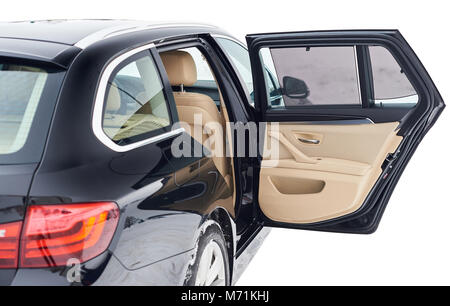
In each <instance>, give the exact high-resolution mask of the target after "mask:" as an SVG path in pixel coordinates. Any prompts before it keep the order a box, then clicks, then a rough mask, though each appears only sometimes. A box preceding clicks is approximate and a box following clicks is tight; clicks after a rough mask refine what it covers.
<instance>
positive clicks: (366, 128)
mask: <svg viewBox="0 0 450 306" xmlns="http://www.w3.org/2000/svg"><path fill="white" fill-rule="evenodd" d="M247 44H248V48H249V52H250V58H251V64H252V70H253V81H254V88H255V89H254V97H255V109H256V112H257V115H258V116H259V119H258V120H259V121H260V122H267V125H266V126H264V125H262V126H261V125H260V129H264V131H263V132H261V131H260V139H259V141H264V150H263V151H264V152H260V156H259V161H260V167H259V168H260V169H259V174H258V175H259V188H256V190H255V192H256V193H257V195H256V198H257V199H258V204H259V208H258V215H259V218H261V220H262V221H263V222H264V224H265V225H268V226H275V227H287V228H298V229H311V230H322V231H334V232H349V233H372V232H374V231H375V230H376V228H377V226H378V224H379V222H380V219H381V217H382V214H383V211H384V209H385V207H386V205H387V202H388V200H389V197H390V195H391V194H392V191H393V189H394V188H395V185H396V183H397V181H398V180H399V178H400V175H401V174H402V172H403V170H404V168H405V166H406V164H407V163H408V161H409V160H410V158H411V156H412V154H413V153H414V151H415V149H416V148H417V146H418V144H419V142H420V141H421V139H422V138H423V137H424V136H425V134H426V133H427V132H428V130H429V129H430V128H431V126H432V125H433V124H434V123H435V121H436V120H437V118H438V116H439V115H440V113H441V112H442V110H443V109H444V106H445V105H444V103H443V100H442V98H441V96H440V94H439V92H438V90H437V89H436V87H435V85H434V84H433V82H432V80H431V78H430V76H429V75H428V73H427V72H426V70H425V68H424V67H423V66H422V64H421V62H420V61H419V59H418V58H417V56H416V55H415V53H414V51H413V50H412V49H411V47H410V46H409V45H408V43H407V42H406V40H405V39H404V38H403V37H402V35H401V34H400V33H399V32H398V31H396V30H385V31H365V30H363V31H320V32H297V33H269V34H255V35H248V36H247ZM262 135H264V136H262Z"/></svg>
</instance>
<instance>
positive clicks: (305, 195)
mask: <svg viewBox="0 0 450 306" xmlns="http://www.w3.org/2000/svg"><path fill="white" fill-rule="evenodd" d="M397 127H398V122H393V123H379V124H373V123H371V124H358V125H324V124H321V125H314V124H298V123H282V124H280V125H278V127H277V128H278V129H279V131H278V133H279V134H282V135H284V138H285V139H287V140H288V141H289V145H290V146H291V147H292V148H294V150H297V151H299V152H303V155H305V156H306V157H307V158H309V159H311V160H312V161H314V162H313V163H311V162H304V161H298V160H296V159H295V157H294V156H293V155H292V153H291V151H290V150H289V149H287V148H286V146H285V144H284V143H283V142H280V144H279V150H278V156H276V157H273V156H271V154H265V155H264V156H265V157H264V159H263V161H262V162H261V170H260V193H259V205H260V207H261V209H262V211H263V212H264V214H265V215H266V216H268V217H269V218H270V219H271V220H275V221H279V222H291V223H297V224H307V223H314V222H319V221H324V220H327V219H331V218H335V217H340V216H343V215H346V214H349V213H352V212H354V211H356V210H357V209H359V208H360V207H361V205H362V203H363V202H364V199H365V198H366V197H367V194H368V193H369V191H370V189H371V187H372V186H373V185H374V183H375V181H376V180H377V178H378V177H379V176H380V174H381V171H382V168H381V166H382V164H383V161H384V159H385V157H386V156H387V154H389V153H392V152H394V151H395V150H396V149H397V147H398V145H399V144H400V142H401V140H402V137H401V136H398V135H396V131H395V130H396V128H397ZM270 130H271V127H270V126H268V128H267V136H266V137H267V138H270V137H271V136H270V134H271V132H270ZM299 136H301V137H311V138H313V140H319V143H318V144H311V143H304V142H302V141H299V140H298V139H299ZM270 141H271V140H270V139H267V140H266V142H267V143H269V142H270ZM291 150H292V149H291ZM266 155H267V157H266Z"/></svg>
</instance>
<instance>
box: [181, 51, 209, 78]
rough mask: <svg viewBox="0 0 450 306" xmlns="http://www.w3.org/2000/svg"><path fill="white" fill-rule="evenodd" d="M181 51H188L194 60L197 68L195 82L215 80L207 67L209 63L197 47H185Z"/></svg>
mask: <svg viewBox="0 0 450 306" xmlns="http://www.w3.org/2000/svg"><path fill="white" fill-rule="evenodd" d="M182 50H183V51H185V52H187V53H189V54H190V55H191V56H192V59H193V60H194V63H195V67H196V70H197V82H199V81H200V82H205V81H206V82H214V83H215V82H216V81H215V80H214V76H213V74H212V72H211V69H210V68H209V64H208V62H207V61H206V58H205V56H204V55H203V54H202V53H201V52H200V50H199V49H197V48H186V49H182Z"/></svg>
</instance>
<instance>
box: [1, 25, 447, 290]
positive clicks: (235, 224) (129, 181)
mask: <svg viewBox="0 0 450 306" xmlns="http://www.w3.org/2000/svg"><path fill="white" fill-rule="evenodd" d="M116 23H121V22H120V21H79V22H77V25H78V26H79V27H73V23H64V22H61V27H59V28H58V29H57V28H56V27H52V28H51V30H47V31H44V28H45V29H49V28H48V26H49V25H48V24H45V23H44V24H38V26H37V27H36V28H34V30H33V31H30V28H29V27H28V26H30V25H29V24H28V25H27V24H19V25H18V26H17V25H16V26H15V28H14V29H13V30H12V31H9V30H10V28H9V26H10V25H7V26H6V30H5V31H4V32H5V33H6V32H7V34H3V35H0V37H3V38H0V42H4V45H2V44H0V55H3V56H5V55H8V56H10V57H24V58H27V59H29V60H35V61H41V62H48V63H52V64H53V65H58V66H59V67H61V68H64V69H66V70H67V71H66V72H65V74H64V82H63V86H62V88H61V91H60V93H59V97H58V101H57V105H56V108H55V111H54V114H53V120H52V124H51V127H50V129H49V131H48V138H47V139H48V140H47V143H46V148H45V152H44V155H43V157H42V160H41V161H40V162H39V163H35V164H30V165H12V166H3V165H0V223H1V222H10V221H16V220H22V219H23V218H24V212H25V210H26V207H27V206H28V205H36V204H61V203H80V202H94V201H114V202H116V203H117V205H118V206H119V208H120V215H121V217H120V221H119V225H118V229H117V231H116V233H115V235H114V238H113V240H112V242H111V244H110V246H109V247H108V250H106V251H105V252H104V253H103V254H101V255H99V256H98V257H96V258H94V259H92V260H90V261H88V262H85V263H83V264H82V265H81V278H80V281H75V282H73V281H69V280H68V277H70V276H71V275H72V272H73V271H72V270H71V269H72V267H57V268H48V269H18V270H17V271H15V270H13V269H8V270H6V269H5V270H0V285H6V284H12V285H45V284H51V285H111V284H112V285H136V284H139V285H142V284H144V285H145V284H147V285H173V284H177V285H181V284H183V283H184V278H185V273H186V268H187V265H188V264H189V261H190V260H192V258H193V256H194V254H195V244H196V241H197V239H198V236H199V235H200V233H201V231H202V229H203V227H204V226H206V224H207V222H208V220H214V221H216V222H218V223H220V225H221V227H222V229H223V231H224V236H225V239H226V242H227V247H228V252H229V255H230V264H231V270H232V271H234V272H237V271H239V270H240V269H243V268H245V265H246V263H247V262H248V258H250V257H251V254H250V255H249V252H250V253H251V252H254V251H256V249H257V247H255V246H253V247H252V245H259V244H260V243H261V241H259V240H260V239H259V238H260V237H263V235H260V233H263V231H264V233H263V234H265V230H263V231H261V229H262V225H263V222H266V224H269V223H267V222H268V221H267V220H265V219H263V218H262V217H261V215H258V213H259V211H258V206H257V205H256V199H257V186H258V179H259V177H258V171H257V169H258V166H259V161H258V159H257V158H234V159H233V163H234V169H235V172H236V175H235V184H234V185H235V192H236V201H235V203H233V201H232V199H233V195H232V193H231V192H230V190H229V188H228V186H227V184H226V183H225V181H224V179H223V177H222V176H221V175H220V173H219V172H218V171H217V169H216V167H215V165H214V163H213V162H212V160H211V159H210V158H208V157H206V156H200V157H196V158H183V159H181V158H175V157H174V156H172V153H171V150H170V147H171V145H172V143H173V141H174V137H172V138H168V139H165V140H162V141H159V142H155V143H151V144H148V145H145V146H142V147H139V148H137V149H134V150H131V151H128V152H123V153H120V152H115V151H113V150H111V149H109V148H108V147H106V146H105V145H104V144H102V143H101V142H100V141H99V140H98V139H97V138H96V136H95V135H94V133H93V131H92V124H91V123H92V113H93V105H94V104H93V103H94V100H95V95H96V91H97V87H98V83H99V80H100V76H101V73H102V71H103V70H104V69H105V67H106V66H107V65H108V63H110V62H111V60H112V59H114V58H116V57H117V56H118V55H120V54H122V53H124V52H126V51H127V50H131V49H133V48H136V47H138V46H142V45H146V44H149V43H154V44H155V45H156V48H152V49H151V50H149V51H148V52H149V54H151V55H152V56H153V57H154V59H155V62H156V63H157V65H158V67H159V69H160V73H161V75H162V76H163V83H164V87H165V92H166V95H167V97H168V100H169V101H170V104H171V108H172V110H173V111H174V113H173V114H172V115H173V117H172V119H173V121H174V122H176V120H177V115H176V109H175V108H174V107H173V106H174V104H173V98H172V97H171V88H170V86H169V85H168V80H167V76H166V75H165V71H164V69H163V68H162V63H161V61H160V59H159V56H158V52H159V51H163V50H169V49H171V48H179V47H182V46H184V47H186V46H197V47H199V49H201V50H202V52H203V53H204V55H205V56H206V58H207V59H208V62H209V63H210V65H211V68H212V69H213V71H214V74H215V76H216V77H217V80H218V82H219V83H220V85H221V90H222V94H223V97H224V102H225V104H226V107H227V110H228V113H229V117H230V121H241V122H243V123H245V122H248V121H259V120H262V118H263V117H264V116H263V115H262V114H261V112H260V111H261V108H260V107H259V105H260V103H258V102H257V103H256V106H257V108H256V110H257V112H255V111H254V109H253V108H251V107H250V106H249V104H248V101H247V98H248V97H247V96H246V93H245V90H243V87H242V83H241V80H240V78H239V77H238V75H237V73H236V71H235V70H234V68H233V65H232V64H231V63H230V61H229V58H228V57H227V55H226V54H224V53H223V51H222V50H221V48H220V47H219V46H218V45H217V43H216V42H215V40H214V39H213V38H212V37H211V34H218V35H226V33H224V32H222V31H221V30H219V29H217V28H212V27H203V26H184V27H181V26H173V27H163V28H154V29H148V30H141V31H136V32H130V33H126V34H122V35H117V36H112V37H109V38H104V39H101V40H99V41H97V42H95V43H93V44H92V45H90V46H88V47H87V48H86V49H83V50H81V49H79V48H77V47H76V46H74V44H76V42H77V41H79V40H80V39H82V38H83V37H86V36H87V35H88V34H90V33H93V32H95V31H98V30H101V29H103V28H106V27H109V26H111V25H115V24H116ZM11 29H12V28H11ZM0 32H2V26H0ZM340 34H342V33H339V32H336V34H335V35H336V36H339V35H340ZM280 36H284V34H283V35H281V34H280ZM12 37H15V38H14V39H12ZM17 38H21V39H17ZM255 40H256V38H255ZM13 41H16V43H14V42H13ZM252 42H253V41H252ZM418 73H419V74H421V75H422V73H423V71H418ZM261 75H262V74H261ZM428 85H429V84H428ZM437 96H438V94H437ZM437 96H436V99H437V98H438V97H437ZM255 97H256V99H257V101H258V99H260V97H261V95H260V97H258V93H256V96H255ZM437 100H438V99H437ZM437 100H436V101H437ZM442 108H443V103H441V106H440V110H442ZM258 111H259V112H258ZM439 112H440V111H435V112H434V113H432V114H431V115H430V116H429V117H428V118H429V121H428V122H427V123H426V124H424V125H422V128H423V129H422V130H421V132H420V133H417V138H420V136H423V133H424V130H426V129H429V127H430V126H431V124H432V123H433V122H434V120H435V119H436V118H437V116H438V114H439ZM433 114H434V115H433ZM326 115H327V116H328V117H330V118H331V117H333V118H334V119H336V118H335V117H336V116H335V115H338V116H337V117H340V116H341V115H342V113H341V114H339V113H333V112H331V114H326ZM331 115H333V116H331ZM360 115H361V114H359V115H358V116H356V117H360ZM310 116H311V118H312V119H313V120H318V119H320V120H323V118H321V116H318V114H317V113H312V114H310ZM433 116H434V117H433ZM269 117H270V116H269V115H267V118H269ZM351 117H354V116H353V115H351ZM277 118H281V117H277ZM338 119H340V118H338ZM286 120H287V119H286ZM280 121H282V120H281V119H280ZM417 138H414V141H412V142H411V145H410V149H409V150H408V152H409V153H408V154H411V152H412V151H413V149H414V147H415V146H416V145H417V143H418V140H417ZM398 161H400V159H399V160H398ZM404 163H406V162H404ZM395 169H399V170H396V171H401V169H402V168H401V167H400V166H399V167H398V168H395ZM389 184H391V185H395V181H394V180H391V181H390V182H389ZM389 188H390V187H389ZM389 194H390V191H389V189H388V190H387V191H386V193H385V195H384V198H386V197H388V196H389ZM384 198H383V199H384ZM383 199H381V198H380V201H381V200H383ZM378 207H379V208H378V210H377V212H376V213H377V215H376V216H375V217H374V219H375V220H377V218H378V217H379V216H380V213H379V211H382V209H383V205H382V203H381V204H380V205H379V206H378ZM270 225H272V224H270ZM278 226H279V225H278ZM282 226H283V227H289V225H282ZM348 228H350V227H349V226H345V225H344V228H338V227H335V228H326V230H333V229H335V230H337V231H346V230H347V229H348ZM249 246H250V247H249ZM238 274H239V273H236V275H238Z"/></svg>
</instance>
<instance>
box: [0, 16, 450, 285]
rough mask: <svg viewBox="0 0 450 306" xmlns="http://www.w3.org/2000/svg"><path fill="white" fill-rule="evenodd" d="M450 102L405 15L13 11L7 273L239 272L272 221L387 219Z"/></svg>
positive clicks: (1, 129) (3, 179) (43, 280)
mask: <svg viewBox="0 0 450 306" xmlns="http://www.w3.org/2000/svg"><path fill="white" fill-rule="evenodd" d="M247 48H248V51H247ZM443 109H444V103H443V100H442V98H441V96H440V94H439V92H438V90H437V89H436V87H435V86H434V84H433V82H432V80H431V79H430V77H429V75H428V74H427V72H426V70H425V68H424V67H423V66H422V64H421V63H420V61H419V59H418V58H417V56H416V55H415V53H414V52H413V50H412V49H411V47H410V46H409V45H408V44H407V42H406V41H405V39H404V38H403V37H402V36H401V34H400V33H399V32H398V31H397V30H380V31H372V30H358V31H317V32H291V33H267V34H253V35H248V36H247V46H246V45H244V44H242V43H241V42H239V41H238V40H236V39H235V38H233V37H232V36H230V35H229V34H227V33H226V32H224V31H223V30H221V29H218V28H216V27H212V26H206V25H192V24H191V25H190V24H149V23H147V22H135V21H123V20H47V21H29V22H28V21H27V22H12V23H1V24H0V285H74V284H75V285H134V284H142V285H147V284H148V285H183V284H184V285H229V284H233V283H235V282H236V280H237V278H238V276H239V274H240V273H241V272H242V270H243V268H245V266H246V264H247V263H248V261H249V260H250V259H251V255H252V254H253V253H254V252H255V251H256V249H257V248H258V246H259V245H260V244H261V242H262V241H263V238H264V237H265V235H266V234H267V232H268V230H266V228H268V227H284V228H292V229H306V230H318V231H329V232H345V233H358V234H367V233H372V232H374V231H375V230H376V228H377V226H378V224H379V222H380V219H381V217H382V214H383V211H384V209H385V208H386V205H387V203H388V200H389V197H390V195H391V194H392V191H393V189H394V187H395V185H396V183H397V181H398V180H399V177H400V175H401V173H402V172H403V170H404V168H405V166H406V164H407V163H408V161H409V160H410V158H411V155H412V154H413V152H414V151H415V149H416V148H417V145H418V144H419V142H420V141H421V139H422V138H423V137H424V135H425V134H426V133H427V132H428V130H429V129H430V128H431V126H432V125H433V124H434V123H435V121H436V120H437V118H438V117H439V115H440V113H441V112H442V110H443Z"/></svg>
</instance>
